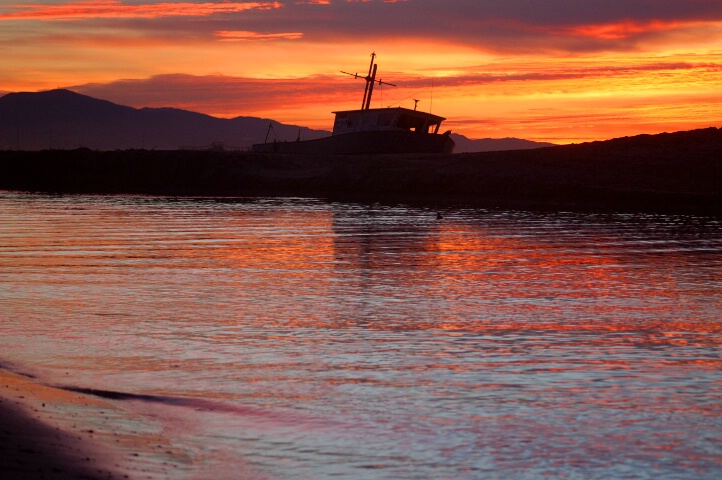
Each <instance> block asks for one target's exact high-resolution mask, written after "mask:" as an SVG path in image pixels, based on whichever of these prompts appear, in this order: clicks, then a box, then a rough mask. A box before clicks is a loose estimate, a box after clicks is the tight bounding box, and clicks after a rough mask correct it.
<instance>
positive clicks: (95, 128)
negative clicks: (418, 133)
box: [0, 89, 553, 153]
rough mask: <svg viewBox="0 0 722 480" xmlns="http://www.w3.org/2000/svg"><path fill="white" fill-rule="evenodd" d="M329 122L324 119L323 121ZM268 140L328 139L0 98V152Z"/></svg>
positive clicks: (80, 100)
mask: <svg viewBox="0 0 722 480" xmlns="http://www.w3.org/2000/svg"><path fill="white" fill-rule="evenodd" d="M329 121H330V120H329ZM269 123H270V124H272V125H273V130H272V131H271V132H270V136H269V139H277V140H279V141H294V140H296V139H297V138H298V137H299V135H300V138H301V139H302V140H311V139H315V138H321V137H325V136H328V135H330V132H328V131H325V130H314V129H310V128H307V127H301V126H297V125H286V124H282V123H279V122H276V121H273V120H270V119H264V118H258V117H236V118H232V119H225V118H216V117H212V116H210V115H205V114H202V113H196V112H190V111H187V110H181V109H177V108H140V109H137V108H133V107H128V106H123V105H117V104H115V103H112V102H109V101H107V100H100V99H96V98H93V97H89V96H86V95H81V94H79V93H75V92H72V91H70V90H64V89H57V90H49V91H45V92H23V93H8V94H6V95H4V96H2V97H0V150H16V149H17V150H44V149H73V148H78V147H87V148H90V149H93V150H125V149H134V148H135V149H157V150H176V149H180V148H184V147H186V148H188V147H190V148H206V147H208V148H211V147H212V146H214V145H215V146H217V147H219V146H221V145H223V146H224V147H225V148H227V149H233V148H247V147H250V146H251V145H252V144H254V143H262V142H263V141H264V140H265V139H266V135H267V133H268V132H269V129H268V126H269ZM452 137H453V138H454V141H455V142H456V149H455V152H457V153H462V152H482V151H498V150H524V149H530V148H539V147H546V146H551V145H553V144H551V143H541V142H532V141H529V140H523V139H518V138H503V139H491V138H485V139H480V140H472V139H469V138H467V137H465V136H463V135H458V134H452Z"/></svg>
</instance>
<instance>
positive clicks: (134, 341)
mask: <svg viewBox="0 0 722 480" xmlns="http://www.w3.org/2000/svg"><path fill="white" fill-rule="evenodd" d="M443 214H444V218H443V219H441V220H437V219H436V211H432V210H426V209H420V208H412V207H406V206H384V205H361V204H335V203H325V202H321V201H313V200H301V199H260V200H259V199H256V200H239V199H236V200H209V199H183V200H179V199H170V198H146V197H130V196H128V197H123V196H118V197H101V196H45V195H27V194H16V193H7V192H5V193H3V192H0V315H1V317H2V318H1V322H2V323H0V352H1V353H0V361H2V360H5V361H9V362H12V363H13V364H15V365H21V366H22V367H23V368H25V369H29V370H32V371H34V372H36V373H38V374H39V376H40V378H45V379H50V380H55V381H57V379H59V378H61V379H62V381H63V382H64V383H65V384H69V385H75V386H79V387H90V388H99V389H108V390H118V391H123V392H130V393H135V394H142V395H154V396H156V397H149V399H154V400H157V401H150V400H149V399H146V401H143V400H142V399H141V400H137V401H126V402H125V403H123V402H121V401H118V402H119V403H122V404H123V405H124V408H127V409H129V410H133V409H135V410H134V411H136V412H142V413H143V412H144V414H148V415H152V418H153V421H155V422H158V423H159V424H161V425H164V428H165V429H166V431H167V432H175V434H174V441H175V442H176V444H177V445H178V446H179V447H181V448H183V449H185V451H186V452H190V453H189V455H191V457H192V458H193V461H189V462H188V463H187V464H186V465H185V466H184V470H183V472H184V474H186V475H187V476H189V477H194V476H199V475H201V474H200V473H199V472H200V469H201V466H203V468H207V469H214V468H216V469H217V468H219V467H221V468H225V469H226V470H228V468H227V467H228V465H230V464H233V465H236V464H237V465H241V464H243V468H244V469H245V470H244V471H245V472H246V473H249V472H250V473H253V474H255V475H257V476H258V477H259V478H269V479H288V478H308V479H324V478H349V479H366V478H368V479H372V478H373V479H381V478H385V479H402V478H414V479H420V478H452V479H463V478H513V479H517V478H518V479H526V478H529V479H531V478H539V477H541V476H545V475H546V476H551V477H556V478H584V479H588V478H655V479H658V478H689V479H700V478H710V479H712V478H715V479H716V478H720V476H721V475H722V368H721V367H722V350H721V349H720V347H721V346H722V224H721V223H720V221H718V220H714V219H709V218H699V217H688V216H663V215H631V214H630V215H623V214H617V215H612V214H604V215H602V214H599V215H592V214H574V213H555V214H542V213H529V212H518V211H488V210H478V209H463V208H459V209H447V210H445V211H443ZM149 418H151V417H149ZM239 468H240V467H239ZM239 475H240V473H239Z"/></svg>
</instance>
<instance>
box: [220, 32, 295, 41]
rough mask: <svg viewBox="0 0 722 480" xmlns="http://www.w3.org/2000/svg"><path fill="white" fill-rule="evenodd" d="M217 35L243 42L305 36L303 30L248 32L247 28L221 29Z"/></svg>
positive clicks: (227, 39) (293, 38)
mask: <svg viewBox="0 0 722 480" xmlns="http://www.w3.org/2000/svg"><path fill="white" fill-rule="evenodd" d="M216 36H217V37H219V38H220V39H221V40H222V41H225V42H242V41H249V40H252V41H259V40H260V41H265V40H300V39H301V38H303V33H301V32H287V33H259V32H248V31H245V30H236V31H229V30H221V31H218V32H216Z"/></svg>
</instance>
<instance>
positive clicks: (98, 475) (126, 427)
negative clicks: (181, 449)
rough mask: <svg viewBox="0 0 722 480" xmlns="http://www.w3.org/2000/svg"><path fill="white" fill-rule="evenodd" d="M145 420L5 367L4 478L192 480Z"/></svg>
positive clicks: (0, 414)
mask: <svg viewBox="0 0 722 480" xmlns="http://www.w3.org/2000/svg"><path fill="white" fill-rule="evenodd" d="M145 421H146V420H144V419H140V420H138V419H134V418H133V415H132V414H131V413H130V412H128V411H125V410H124V409H121V408H118V407H117V406H116V405H114V404H112V403H111V402H108V401H105V400H104V399H102V398H97V397H94V396H92V395H84V394H80V393H75V392H70V391H67V390H65V389H62V388H56V387H51V386H47V385H43V384H41V383H39V382H38V381H37V380H36V379H33V378H29V377H27V376H24V375H18V374H15V373H12V372H9V371H7V370H4V369H2V368H0V479H3V480H19V479H54V480H68V479H126V478H127V479H151V480H158V479H165V478H179V477H184V478H185V475H179V474H180V473H183V472H184V471H187V470H188V469H187V468H184V465H181V463H183V462H184V459H183V458H182V455H179V454H178V453H177V452H174V451H173V450H174V449H173V446H172V445H171V443H170V442H169V440H168V439H166V438H164V437H163V435H160V434H158V433H157V432H155V433H153V430H152V429H148V428H143V422H145ZM149 432H150V433H149ZM156 452H157V453H156ZM186 466H187V465H186Z"/></svg>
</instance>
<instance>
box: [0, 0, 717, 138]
mask: <svg viewBox="0 0 722 480" xmlns="http://www.w3.org/2000/svg"><path fill="white" fill-rule="evenodd" d="M642 3H647V2H642ZM678 3H679V2H673V1H671V0H670V1H664V0H662V1H657V2H655V8H654V9H651V8H649V6H647V7H646V8H643V6H639V5H635V6H627V7H625V6H619V5H616V6H614V5H613V6H609V7H606V8H601V9H599V8H597V9H591V8H585V7H584V6H581V5H577V4H576V3H575V4H573V6H570V4H568V2H566V1H565V0H552V1H550V2H549V3H548V4H547V5H546V8H545V9H544V11H543V12H542V11H533V12H530V11H527V10H528V8H525V5H527V4H525V3H524V2H516V1H510V2H508V3H507V4H505V6H504V7H503V8H502V7H499V6H498V5H497V4H495V3H494V2H490V1H483V0H482V1H475V2H467V1H459V2H455V3H453V4H449V3H443V2H440V1H437V0H408V1H404V2H389V1H370V2H350V1H340V0H334V1H331V0H325V1H305V2H299V1H275V2H264V1H260V2H225V1H215V2H214V1H210V0H206V1H200V2H194V1H185V2H177V3H174V2H158V1H143V0H134V1H120V0H93V1H76V2H64V1H35V2H33V3H30V4H20V3H16V2H1V3H0V25H2V29H0V93H2V92H12V91H41V90H48V89H53V88H58V87H61V88H69V89H71V90H74V91H77V92H79V93H83V94H87V95H90V96H94V97H96V98H102V99H105V100H109V101H112V102H115V103H119V104H123V105H129V106H133V107H136V108H140V107H176V108H184V109H188V110H192V111H197V112H200V113H205V114H208V115H213V116H218V117H226V118H229V117H236V116H257V117H263V118H273V119H275V120H278V121H280V122H283V123H291V124H296V125H304V126H308V127H311V128H318V129H325V130H328V129H330V128H331V121H332V119H331V117H332V116H331V113H330V112H331V111H334V110H342V109H347V108H358V107H359V105H360V102H361V96H362V94H363V82H359V81H355V80H354V79H353V78H350V77H347V76H345V75H342V74H340V73H339V71H340V70H345V71H353V72H358V73H360V74H362V75H365V74H366V71H367V69H368V60H369V57H368V55H369V54H370V53H371V52H372V51H375V52H376V53H377V54H378V58H377V63H378V64H379V78H381V79H383V80H387V81H390V82H393V83H395V84H397V85H398V87H396V88H392V87H384V88H380V89H379V88H377V90H376V91H375V92H374V102H373V103H374V106H377V107H379V106H388V105H401V106H406V107H410V108H413V105H414V102H413V100H414V99H419V100H420V102H419V106H418V108H419V109H422V110H425V111H429V110H431V111H433V113H436V114H438V115H441V116H444V117H446V118H447V121H446V122H445V124H444V126H446V127H447V128H450V129H452V130H453V131H455V132H457V133H460V134H463V135H466V136H467V137H470V138H486V137H491V138H501V137H519V138H526V139H529V140H537V141H550V142H554V143H572V142H580V141H589V140H602V139H607V138H614V137H620V136H628V135H636V134H640V133H660V132H664V131H676V130H689V129H694V128H704V127H709V126H722V119H721V118H720V115H719V112H720V111H722V96H721V95H719V91H720V87H721V86H722V82H721V81H720V79H721V78H722V75H721V74H722V9H719V8H717V7H716V4H715V2H714V1H711V0H710V1H708V0H701V1H699V2H694V3H692V4H685V5H679V4H678ZM442 4H443V7H444V9H443V11H442V10H438V7H440V6H442ZM532 10H536V9H532ZM402 19H413V20H414V21H407V22H401V20H402ZM364 39H365V40H364Z"/></svg>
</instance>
